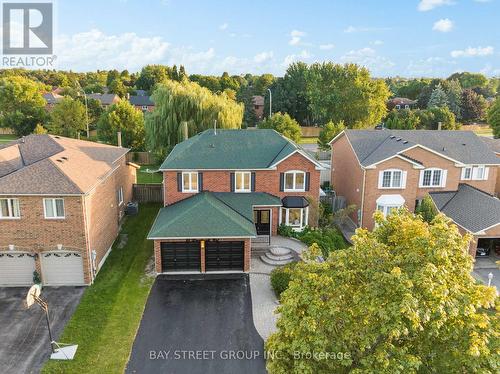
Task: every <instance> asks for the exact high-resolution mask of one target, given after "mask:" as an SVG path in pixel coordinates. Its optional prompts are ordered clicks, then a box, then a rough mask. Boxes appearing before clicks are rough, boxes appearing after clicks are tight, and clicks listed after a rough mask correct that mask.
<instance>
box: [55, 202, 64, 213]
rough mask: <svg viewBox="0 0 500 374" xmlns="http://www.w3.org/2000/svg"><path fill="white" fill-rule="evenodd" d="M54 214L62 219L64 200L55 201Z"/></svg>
mask: <svg viewBox="0 0 500 374" xmlns="http://www.w3.org/2000/svg"><path fill="white" fill-rule="evenodd" d="M55 202H56V214H57V217H64V200H63V199H56V200H55Z"/></svg>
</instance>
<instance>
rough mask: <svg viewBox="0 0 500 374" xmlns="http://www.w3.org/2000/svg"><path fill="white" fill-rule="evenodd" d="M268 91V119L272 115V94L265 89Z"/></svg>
mask: <svg viewBox="0 0 500 374" xmlns="http://www.w3.org/2000/svg"><path fill="white" fill-rule="evenodd" d="M267 90H268V91H269V118H271V116H272V115H273V93H272V92H271V89H270V88H268V89H267Z"/></svg>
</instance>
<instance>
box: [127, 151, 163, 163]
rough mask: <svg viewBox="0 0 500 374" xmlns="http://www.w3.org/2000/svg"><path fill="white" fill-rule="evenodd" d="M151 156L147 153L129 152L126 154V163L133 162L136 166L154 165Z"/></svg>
mask: <svg viewBox="0 0 500 374" xmlns="http://www.w3.org/2000/svg"><path fill="white" fill-rule="evenodd" d="M155 161H156V160H155V159H154V157H153V155H152V154H151V153H149V152H129V153H127V162H133V163H136V164H138V165H153V164H154V163H155Z"/></svg>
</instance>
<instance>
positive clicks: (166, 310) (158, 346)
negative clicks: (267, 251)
mask: <svg viewBox="0 0 500 374" xmlns="http://www.w3.org/2000/svg"><path fill="white" fill-rule="evenodd" d="M183 277H184V279H187V278H186V276H180V275H179V276H175V275H174V276H161V275H160V276H158V278H157V279H156V281H155V283H154V285H153V288H152V289H151V293H150V295H149V299H148V302H147V304H146V309H145V311H144V315H143V318H142V321H141V325H140V327H139V331H138V333H137V337H136V340H135V342H134V345H133V348H132V354H131V357H130V361H129V363H128V365H127V369H126V372H127V373H159V372H161V373H190V374H195V373H252V374H253V373H265V372H266V371H265V361H264V357H263V347H264V341H263V340H262V338H261V337H260V336H259V334H258V333H257V330H256V329H255V327H254V324H253V319H252V301H251V294H250V285H249V278H248V275H246V274H232V275H229V274H223V275H220V276H218V275H206V276H204V277H202V276H189V277H190V278H189V280H183V279H182V278H183ZM203 279H204V280H203Z"/></svg>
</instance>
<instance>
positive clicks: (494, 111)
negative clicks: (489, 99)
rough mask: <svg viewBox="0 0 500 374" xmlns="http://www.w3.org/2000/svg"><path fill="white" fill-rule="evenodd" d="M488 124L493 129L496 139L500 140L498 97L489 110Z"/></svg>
mask: <svg viewBox="0 0 500 374" xmlns="http://www.w3.org/2000/svg"><path fill="white" fill-rule="evenodd" d="M488 123H489V125H490V126H491V128H492V129H493V134H494V135H495V138H500V98H498V97H497V99H496V100H495V101H494V102H493V104H491V106H490V108H489V109H488Z"/></svg>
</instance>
